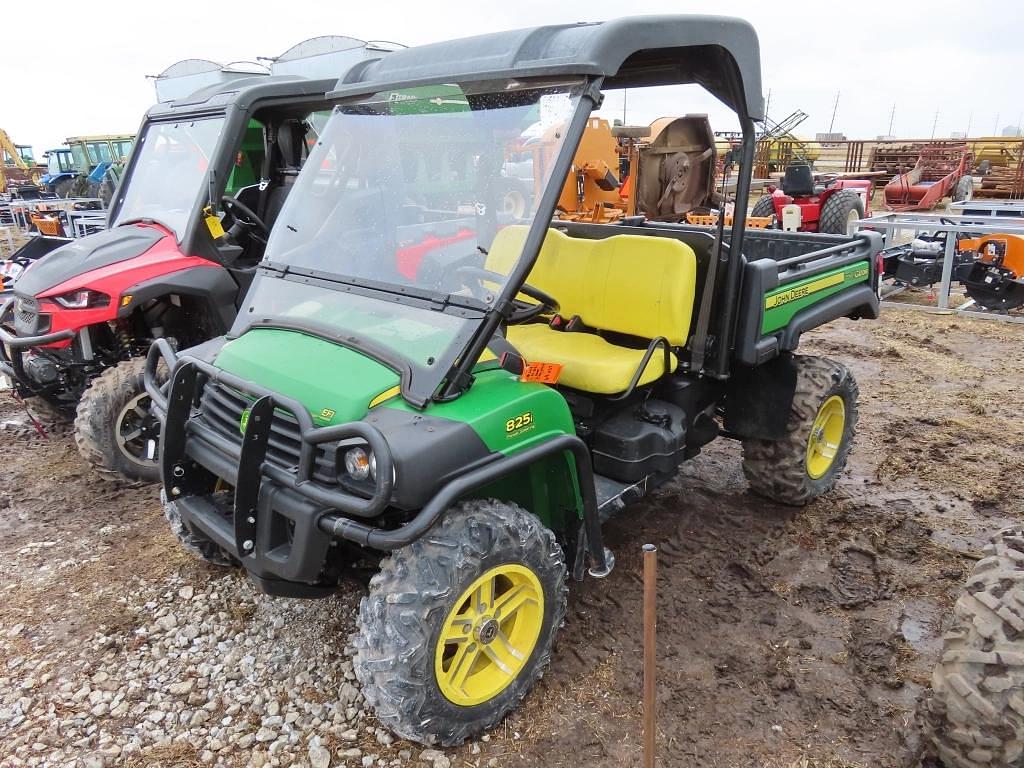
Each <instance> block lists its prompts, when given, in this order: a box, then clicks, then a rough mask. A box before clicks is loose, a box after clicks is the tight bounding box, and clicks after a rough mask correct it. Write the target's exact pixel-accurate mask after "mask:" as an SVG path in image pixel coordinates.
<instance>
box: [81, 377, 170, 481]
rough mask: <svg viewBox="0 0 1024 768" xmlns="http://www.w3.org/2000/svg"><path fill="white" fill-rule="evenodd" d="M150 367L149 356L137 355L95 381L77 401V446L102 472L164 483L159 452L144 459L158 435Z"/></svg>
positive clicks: (131, 478) (83, 456)
mask: <svg viewBox="0 0 1024 768" xmlns="http://www.w3.org/2000/svg"><path fill="white" fill-rule="evenodd" d="M145 366H146V360H145V358H142V357H133V358H131V359H129V360H125V361H123V362H121V363H118V364H117V365H115V366H114V367H112V368H108V369H107V370H105V371H104V372H103V373H102V374H100V375H99V376H97V377H96V378H95V379H93V381H92V383H91V384H90V385H89V386H88V387H87V388H86V390H85V392H84V393H83V394H82V399H81V401H80V402H79V403H78V415H77V416H76V417H75V444H76V445H77V446H78V452H79V453H80V454H82V458H84V459H85V460H86V461H88V462H89V463H90V464H92V465H93V466H95V467H97V468H98V469H99V470H100V471H101V474H107V475H112V474H113V475H120V476H122V477H125V478H127V479H129V480H140V481H142V482H145V483H155V482H157V481H158V480H159V479H160V465H159V464H158V463H157V457H158V456H159V448H158V450H157V452H156V453H155V454H154V458H153V460H149V459H146V458H145V450H146V441H147V440H148V439H156V437H157V436H158V435H157V433H154V432H153V431H152V430H153V429H154V425H155V424H156V420H155V419H154V418H153V417H152V416H150V415H149V396H148V395H146V389H145V386H144V384H143V375H142V372H143V370H144V369H145ZM140 430H141V431H140ZM137 431H140V433H139V434H138V435H136V434H135V433H136V432H137Z"/></svg>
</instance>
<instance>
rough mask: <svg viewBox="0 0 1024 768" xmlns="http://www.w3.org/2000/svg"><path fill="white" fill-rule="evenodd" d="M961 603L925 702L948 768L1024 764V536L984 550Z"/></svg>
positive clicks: (1004, 535)
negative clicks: (1023, 762) (1023, 760)
mask: <svg viewBox="0 0 1024 768" xmlns="http://www.w3.org/2000/svg"><path fill="white" fill-rule="evenodd" d="M984 554H985V557H984V559H982V560H979V561H978V564H977V565H976V566H975V567H974V571H973V572H972V573H971V576H970V578H969V579H968V580H967V586H966V588H965V590H964V593H963V594H962V595H961V596H960V598H959V599H958V600H957V602H956V607H955V608H954V621H953V626H952V627H951V629H950V631H949V632H947V633H946V634H945V637H944V640H943V644H942V657H941V659H940V661H939V663H938V664H937V665H936V667H935V671H934V672H933V674H932V694H931V697H930V698H929V699H927V700H926V702H925V707H924V717H925V721H926V727H927V730H928V731H929V733H928V738H929V740H930V742H931V746H932V749H933V750H934V752H935V753H936V756H937V757H938V758H939V759H940V760H941V761H942V764H943V765H945V766H946V768H979V767H980V766H988V767H989V768H1003V766H1006V768H1010V766H1020V765H1021V762H1022V758H1024V698H1022V695H1021V690H1022V689H1024V530H1022V529H1020V528H1010V529H1006V530H1003V531H1000V532H999V533H998V534H997V535H996V537H995V538H994V539H993V540H992V541H991V542H990V543H989V544H987V545H986V546H985V550H984Z"/></svg>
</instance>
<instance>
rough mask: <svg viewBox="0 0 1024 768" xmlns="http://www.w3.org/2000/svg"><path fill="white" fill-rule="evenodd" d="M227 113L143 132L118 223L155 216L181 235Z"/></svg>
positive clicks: (155, 126)
mask: <svg viewBox="0 0 1024 768" xmlns="http://www.w3.org/2000/svg"><path fill="white" fill-rule="evenodd" d="M223 125H224V118H223V117H213V118H207V119H205V120H188V121H183V122H179V123H153V124H151V125H150V126H149V127H147V128H146V130H145V132H144V133H143V134H142V136H140V137H139V145H140V146H139V150H138V153H137V155H136V157H135V159H134V161H133V162H132V169H131V178H130V179H128V180H127V181H126V183H124V184H122V185H121V188H120V192H121V194H123V195H124V197H123V198H122V199H121V207H120V209H119V210H118V212H117V219H116V220H115V221H114V224H115V225H117V224H122V223H125V222H129V221H135V220H138V219H152V220H153V221H156V222H158V223H160V224H163V225H164V226H165V227H167V228H168V229H170V230H171V231H173V232H174V234H175V236H176V237H177V238H178V239H179V240H180V239H181V238H182V236H183V235H184V234H185V227H186V226H187V224H188V222H189V220H190V219H191V218H192V213H193V209H194V208H195V206H196V200H197V199H198V198H199V195H200V192H201V191H202V189H203V184H204V182H205V180H206V178H207V170H208V169H209V166H210V161H211V158H212V155H213V152H214V149H215V148H216V146H217V139H218V138H219V137H220V132H221V127H222V126H223Z"/></svg>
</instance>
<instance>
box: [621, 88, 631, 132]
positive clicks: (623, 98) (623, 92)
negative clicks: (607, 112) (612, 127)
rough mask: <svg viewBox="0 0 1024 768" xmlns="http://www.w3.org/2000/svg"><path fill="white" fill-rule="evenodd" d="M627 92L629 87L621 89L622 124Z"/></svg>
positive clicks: (624, 116)
mask: <svg viewBox="0 0 1024 768" xmlns="http://www.w3.org/2000/svg"><path fill="white" fill-rule="evenodd" d="M628 93H629V88H623V89H622V124H623V125H626V94H628Z"/></svg>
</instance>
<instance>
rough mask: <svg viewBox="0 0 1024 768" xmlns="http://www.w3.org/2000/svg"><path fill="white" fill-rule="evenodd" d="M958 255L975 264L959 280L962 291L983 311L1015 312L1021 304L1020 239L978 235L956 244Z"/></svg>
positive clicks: (1023, 260)
mask: <svg viewBox="0 0 1024 768" xmlns="http://www.w3.org/2000/svg"><path fill="white" fill-rule="evenodd" d="M957 248H958V249H959V250H960V252H961V253H963V252H965V251H973V252H975V253H977V254H978V257H977V260H976V261H975V262H974V264H973V265H972V266H971V268H970V270H969V271H968V272H967V274H966V276H965V277H964V278H963V285H964V291H965V292H966V293H967V295H968V296H970V297H971V298H972V299H974V301H975V303H977V304H978V305H979V306H982V307H985V309H996V310H1007V309H1015V308H1016V307H1019V306H1021V305H1022V304H1024V237H1022V236H1020V235H1010V234H1004V233H1002V232H1000V233H997V234H994V235H982V236H981V237H975V238H969V239H968V238H963V239H961V240H959V241H957Z"/></svg>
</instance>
